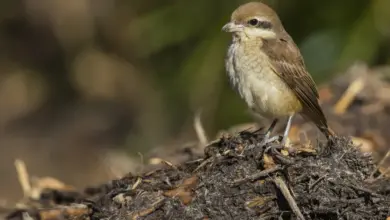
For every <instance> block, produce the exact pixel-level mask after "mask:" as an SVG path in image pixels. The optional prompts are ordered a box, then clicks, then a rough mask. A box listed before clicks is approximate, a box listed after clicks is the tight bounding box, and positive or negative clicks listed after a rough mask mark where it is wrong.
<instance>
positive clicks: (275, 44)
mask: <svg viewBox="0 0 390 220" xmlns="http://www.w3.org/2000/svg"><path fill="white" fill-rule="evenodd" d="M261 50H262V51H263V52H264V53H266V54H267V55H268V57H269V61H270V64H271V65H272V67H273V69H274V71H275V73H276V74H278V75H279V77H280V78H281V79H282V80H283V81H284V82H285V83H286V84H287V85H288V86H289V87H290V88H291V90H292V91H293V92H294V93H295V95H296V96H297V97H298V99H299V100H300V101H301V103H302V106H303V112H302V113H303V115H304V116H306V117H309V119H311V120H312V121H313V122H314V123H315V124H316V125H317V126H318V127H319V128H320V129H326V130H327V127H328V126H327V121H326V118H325V116H324V113H323V112H322V109H321V107H320V106H319V104H318V98H319V96H318V91H317V87H316V85H315V83H314V80H313V78H312V77H311V75H310V74H309V73H308V72H307V71H306V67H305V63H304V61H303V58H302V55H301V53H300V52H299V49H298V47H297V46H296V45H295V43H294V42H293V40H292V39H291V37H290V36H288V35H287V34H286V36H284V38H281V39H275V40H264V42H263V46H262V47H261Z"/></svg>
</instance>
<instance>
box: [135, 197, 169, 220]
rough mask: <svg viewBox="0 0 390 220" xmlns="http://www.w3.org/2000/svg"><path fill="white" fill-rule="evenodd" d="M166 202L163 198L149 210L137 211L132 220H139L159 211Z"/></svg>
mask: <svg viewBox="0 0 390 220" xmlns="http://www.w3.org/2000/svg"><path fill="white" fill-rule="evenodd" d="M164 201H165V198H162V199H160V200H158V201H156V202H154V203H153V204H152V207H150V208H148V209H144V210H140V211H137V212H136V213H134V214H133V215H132V218H131V219H133V220H137V219H139V218H140V217H146V216H148V215H150V214H152V213H153V212H154V211H156V210H157V209H159V208H160V207H161V206H162V205H163V204H164Z"/></svg>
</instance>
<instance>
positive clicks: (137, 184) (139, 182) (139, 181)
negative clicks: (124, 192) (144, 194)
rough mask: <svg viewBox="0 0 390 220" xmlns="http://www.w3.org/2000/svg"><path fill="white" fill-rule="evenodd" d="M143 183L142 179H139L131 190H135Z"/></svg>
mask: <svg viewBox="0 0 390 220" xmlns="http://www.w3.org/2000/svg"><path fill="white" fill-rule="evenodd" d="M141 182H142V178H141V177H138V178H137V181H135V183H134V185H133V186H132V187H131V190H135V189H136V188H137V187H138V186H139V184H141Z"/></svg>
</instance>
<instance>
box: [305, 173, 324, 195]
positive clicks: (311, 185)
mask: <svg viewBox="0 0 390 220" xmlns="http://www.w3.org/2000/svg"><path fill="white" fill-rule="evenodd" d="M327 176H328V175H327V174H326V175H324V176H322V177H320V178H318V179H317V180H316V181H314V183H312V184H310V185H309V192H310V191H311V190H312V189H313V188H314V186H316V185H317V184H318V183H319V182H321V181H322V180H324V179H325V177H327Z"/></svg>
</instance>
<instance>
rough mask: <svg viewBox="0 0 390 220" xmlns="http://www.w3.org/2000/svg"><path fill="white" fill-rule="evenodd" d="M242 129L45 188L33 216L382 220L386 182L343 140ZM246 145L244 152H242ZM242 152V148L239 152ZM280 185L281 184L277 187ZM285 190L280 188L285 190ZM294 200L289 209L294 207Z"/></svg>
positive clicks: (389, 206)
mask: <svg viewBox="0 0 390 220" xmlns="http://www.w3.org/2000/svg"><path fill="white" fill-rule="evenodd" d="M261 139H262V135H261V134H256V133H249V132H243V133H240V134H239V135H237V136H236V137H228V138H222V139H221V140H220V141H219V142H218V143H216V144H214V145H212V146H209V147H207V148H206V149H205V157H204V158H201V159H199V160H197V161H192V162H187V163H185V164H182V165H180V166H177V167H176V166H174V165H171V166H170V165H169V163H167V164H168V165H167V167H165V168H163V169H159V170H155V171H152V172H149V173H145V174H143V175H140V176H132V175H129V176H127V177H124V178H123V179H120V180H113V181H111V183H109V184H106V185H103V186H100V187H94V188H88V189H85V190H84V192H83V193H77V192H59V191H52V190H49V191H47V192H45V193H42V196H41V200H40V201H36V202H38V203H39V204H40V206H39V208H31V209H24V210H16V211H15V212H13V213H12V214H10V215H9V216H8V219H23V218H22V216H23V213H24V216H26V213H28V214H29V216H30V217H32V218H34V217H35V218H37V219H38V218H40V219H145V220H152V219H158V220H161V219H172V220H174V219H178V220H179V219H194V220H195V219H216V220H219V219H223V220H228V219H300V218H298V217H297V216H299V215H302V216H301V219H302V217H303V218H304V219H327V220H328V219H381V220H383V219H386V218H387V217H388V216H390V181H389V180H388V179H385V178H376V176H377V174H375V175H374V177H373V178H370V175H371V174H372V173H373V172H375V164H374V163H373V162H372V158H371V156H370V155H368V154H363V153H361V152H360V151H358V150H357V148H356V147H354V146H352V145H351V143H350V140H349V139H347V138H342V137H336V138H334V140H332V141H331V142H329V143H327V144H326V143H319V144H308V143H307V144H305V146H304V145H299V146H294V147H291V148H287V149H281V147H280V146H279V145H278V142H273V143H271V145H267V146H258V143H259V142H260V141H261ZM251 147H253V148H252V149H250V148H251ZM243 149H245V150H244V151H243ZM283 187H284V188H283ZM286 192H287V193H286ZM294 205H296V207H295V208H294Z"/></svg>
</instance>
